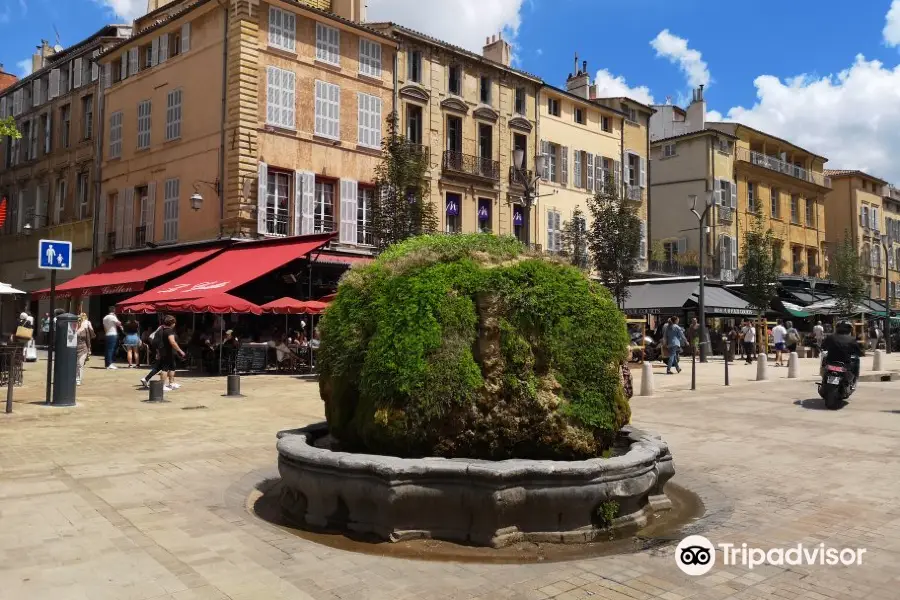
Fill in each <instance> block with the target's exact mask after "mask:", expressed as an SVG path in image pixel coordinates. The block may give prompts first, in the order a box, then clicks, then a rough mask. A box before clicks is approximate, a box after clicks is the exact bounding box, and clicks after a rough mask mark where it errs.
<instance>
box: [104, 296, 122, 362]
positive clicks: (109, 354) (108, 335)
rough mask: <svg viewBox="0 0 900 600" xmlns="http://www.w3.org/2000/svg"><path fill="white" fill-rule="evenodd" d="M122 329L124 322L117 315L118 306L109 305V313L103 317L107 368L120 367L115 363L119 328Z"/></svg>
mask: <svg viewBox="0 0 900 600" xmlns="http://www.w3.org/2000/svg"><path fill="white" fill-rule="evenodd" d="M120 329H122V322H121V321H119V318H118V317H117V316H116V307H115V306H110V307H109V314H107V315H106V316H105V317H103V334H104V336H105V340H104V341H105V344H106V353H105V354H104V364H105V365H106V368H107V369H110V370H113V369H116V368H118V367H116V365H114V364H113V363H114V362H115V358H116V346H118V344H119V330H120Z"/></svg>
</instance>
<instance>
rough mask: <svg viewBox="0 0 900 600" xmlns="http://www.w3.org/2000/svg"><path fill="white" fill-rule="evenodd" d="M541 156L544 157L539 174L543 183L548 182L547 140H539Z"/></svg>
mask: <svg viewBox="0 0 900 600" xmlns="http://www.w3.org/2000/svg"><path fill="white" fill-rule="evenodd" d="M541 155H543V157H544V168H543V173H541V179H543V180H544V181H549V180H550V142H548V141H547V140H541Z"/></svg>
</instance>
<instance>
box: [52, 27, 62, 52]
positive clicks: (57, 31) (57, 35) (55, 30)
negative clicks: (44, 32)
mask: <svg viewBox="0 0 900 600" xmlns="http://www.w3.org/2000/svg"><path fill="white" fill-rule="evenodd" d="M53 33H55V34H56V47H59V49H60V50H62V44H61V43H60V41H59V29H57V28H56V25H55V24H54V25H53ZM55 49H56V48H54V50H55ZM57 52H59V50H57Z"/></svg>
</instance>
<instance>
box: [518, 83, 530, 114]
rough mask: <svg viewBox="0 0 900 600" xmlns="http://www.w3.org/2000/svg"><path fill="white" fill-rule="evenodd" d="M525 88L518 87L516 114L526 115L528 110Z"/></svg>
mask: <svg viewBox="0 0 900 600" xmlns="http://www.w3.org/2000/svg"><path fill="white" fill-rule="evenodd" d="M525 98H526V95H525V88H523V87H517V88H516V114H519V115H524V114H525V112H526V110H527V109H526V107H525Z"/></svg>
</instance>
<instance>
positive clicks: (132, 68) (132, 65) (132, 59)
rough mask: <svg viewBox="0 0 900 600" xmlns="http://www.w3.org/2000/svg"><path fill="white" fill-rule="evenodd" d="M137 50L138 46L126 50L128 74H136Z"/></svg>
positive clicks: (137, 67)
mask: <svg viewBox="0 0 900 600" xmlns="http://www.w3.org/2000/svg"><path fill="white" fill-rule="evenodd" d="M138 52H139V48H132V49H131V50H129V51H128V75H129V76H131V75H137V72H138V69H139V66H138Z"/></svg>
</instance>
